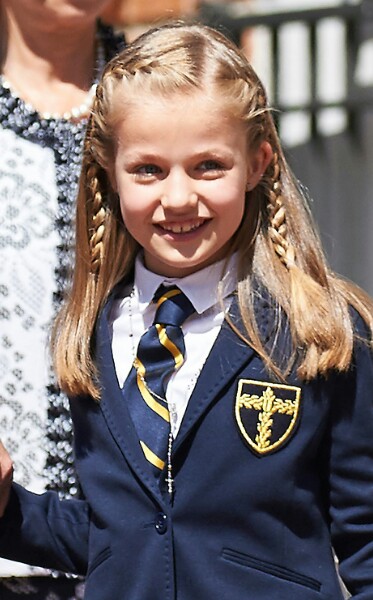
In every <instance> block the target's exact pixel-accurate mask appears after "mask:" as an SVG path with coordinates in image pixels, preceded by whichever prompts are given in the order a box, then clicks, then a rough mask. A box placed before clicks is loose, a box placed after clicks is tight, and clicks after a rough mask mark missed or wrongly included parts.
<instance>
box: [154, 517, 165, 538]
mask: <svg viewBox="0 0 373 600" xmlns="http://www.w3.org/2000/svg"><path fill="white" fill-rule="evenodd" d="M154 526H155V530H156V532H157V533H159V535H163V534H164V533H166V531H167V515H165V514H164V513H159V515H157V518H156V520H155V523H154Z"/></svg>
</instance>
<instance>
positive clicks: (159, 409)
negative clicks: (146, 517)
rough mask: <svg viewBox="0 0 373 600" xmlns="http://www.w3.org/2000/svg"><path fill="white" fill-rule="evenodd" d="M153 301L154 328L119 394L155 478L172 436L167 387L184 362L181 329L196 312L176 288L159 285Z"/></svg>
mask: <svg viewBox="0 0 373 600" xmlns="http://www.w3.org/2000/svg"><path fill="white" fill-rule="evenodd" d="M153 301H154V302H156V303H157V310H156V314H155V317H154V321H153V325H152V326H151V327H150V328H149V329H148V330H147V331H146V332H145V333H144V334H143V335H142V337H141V338H140V342H139V345H138V348H137V356H136V358H135V360H134V363H133V368H132V369H131V371H130V374H129V375H128V377H127V379H126V381H125V383H124V386H123V390H122V392H123V396H124V398H125V399H126V402H127V403H128V407H129V411H130V414H131V417H132V420H133V423H134V425H135V428H136V431H137V434H138V436H139V440H140V445H141V448H142V450H143V452H144V455H145V458H146V459H147V461H148V462H149V463H151V464H152V466H153V470H154V472H155V473H156V475H160V473H161V471H162V470H163V468H164V466H165V464H166V461H167V451H168V446H169V438H170V435H171V428H170V415H169V410H168V406H167V400H166V384H167V380H168V378H169V376H170V375H171V374H172V373H173V372H174V371H175V370H177V369H179V368H180V367H181V365H182V364H183V362H184V354H185V345H184V336H183V332H182V329H181V325H182V323H183V322H184V321H185V319H187V318H188V317H189V316H190V315H191V314H192V313H193V312H194V310H195V309H194V307H193V305H192V303H191V302H190V301H189V300H188V298H187V297H186V296H185V294H183V292H181V290H179V288H177V287H176V286H173V287H168V288H166V287H165V286H163V285H161V286H160V287H159V288H158V290H157V292H156V294H155V296H154V299H153Z"/></svg>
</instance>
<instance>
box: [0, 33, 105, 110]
mask: <svg viewBox="0 0 373 600" xmlns="http://www.w3.org/2000/svg"><path fill="white" fill-rule="evenodd" d="M105 63H106V59H105V52H104V47H103V45H102V44H101V42H98V43H97V52H96V66H95V73H96V76H95V81H94V83H93V84H92V85H91V87H90V88H89V90H88V92H87V95H86V98H85V100H84V102H82V104H80V105H79V106H74V107H73V108H71V109H70V110H69V111H65V112H64V113H62V114H60V113H53V112H39V111H37V110H36V109H35V108H34V107H33V106H32V105H31V104H30V103H29V102H25V107H26V108H27V110H28V111H29V112H38V114H39V116H40V118H41V119H44V120H45V121H50V120H54V121H57V120H59V119H64V120H65V121H80V119H83V118H84V117H87V116H88V115H89V113H90V110H91V108H92V104H93V99H94V97H95V94H96V88H97V80H98V78H99V77H100V76H101V73H102V71H103V69H104V67H105ZM0 80H1V84H2V86H3V87H4V88H5V89H8V90H9V92H10V93H11V95H12V96H13V97H15V98H17V97H18V94H17V92H16V91H15V89H14V88H13V86H12V84H11V83H10V82H9V81H8V80H7V79H6V78H5V77H4V75H0Z"/></svg>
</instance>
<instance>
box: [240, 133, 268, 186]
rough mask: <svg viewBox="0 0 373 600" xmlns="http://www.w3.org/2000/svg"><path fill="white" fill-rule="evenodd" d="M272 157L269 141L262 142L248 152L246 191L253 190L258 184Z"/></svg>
mask: <svg viewBox="0 0 373 600" xmlns="http://www.w3.org/2000/svg"><path fill="white" fill-rule="evenodd" d="M272 157H273V151H272V146H271V144H270V143H269V142H262V143H261V144H260V146H259V148H257V150H255V152H251V153H250V152H249V160H248V165H247V185H246V190H247V191H251V190H253V189H254V188H255V187H256V186H257V185H258V183H259V181H260V180H261V178H262V175H263V173H264V172H265V170H266V169H267V167H268V165H269V163H270V162H271V160H272Z"/></svg>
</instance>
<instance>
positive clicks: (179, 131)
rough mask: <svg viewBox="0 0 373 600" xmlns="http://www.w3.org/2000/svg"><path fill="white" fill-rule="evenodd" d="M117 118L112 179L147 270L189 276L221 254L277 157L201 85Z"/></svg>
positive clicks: (133, 106)
mask: <svg viewBox="0 0 373 600" xmlns="http://www.w3.org/2000/svg"><path fill="white" fill-rule="evenodd" d="M125 113H126V115H125V118H124V119H123V120H122V121H121V120H120V119H119V121H118V123H119V124H118V129H117V140H116V141H117V151H116V156H115V161H114V173H113V183H114V186H115V188H116V190H117V192H118V194H119V198H120V207H121V212H122V216H123V220H124V223H125V226H126V228H127V230H128V231H129V233H130V234H131V235H132V236H133V237H134V238H135V240H136V241H137V242H138V243H139V244H140V245H141V246H142V247H143V249H144V257H145V264H146V266H147V268H148V269H150V270H151V271H154V272H155V273H159V274H160V275H165V276H167V277H183V276H185V275H189V274H190V273H193V272H194V271H197V270H199V269H202V268H203V267H206V266H208V265H210V264H212V263H214V262H215V261H217V260H219V259H222V258H223V257H224V256H225V255H226V253H227V250H228V248H229V244H230V241H231V238H232V236H233V235H234V234H235V232H236V231H237V229H238V227H239V225H240V223H241V220H242V217H243V214H244V209H245V191H246V189H247V186H249V189H253V188H254V187H255V186H256V185H257V183H258V181H259V180H260V177H261V174H262V173H263V172H264V171H265V169H266V167H267V165H268V163H269V161H270V159H271V156H272V152H271V147H270V146H269V144H268V143H267V142H263V143H262V145H261V146H260V147H259V148H258V149H257V150H256V151H255V152H249V151H248V150H247V147H248V141H247V134H246V128H245V126H244V124H243V123H242V122H241V121H239V120H238V119H236V118H233V117H230V116H229V115H228V114H227V111H226V110H225V109H223V106H222V105H219V103H217V102H216V101H213V100H212V99H210V98H209V97H208V96H207V95H206V94H204V93H202V92H197V93H194V94H193V95H192V96H187V95H183V96H181V95H177V96H172V97H168V98H163V97H159V98H157V97H156V98H153V97H152V98H151V101H149V100H148V101H145V103H144V102H135V103H134V104H131V105H130V106H129V107H128V106H127V107H125Z"/></svg>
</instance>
